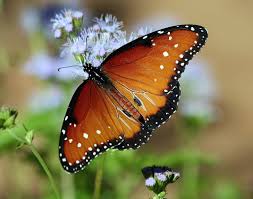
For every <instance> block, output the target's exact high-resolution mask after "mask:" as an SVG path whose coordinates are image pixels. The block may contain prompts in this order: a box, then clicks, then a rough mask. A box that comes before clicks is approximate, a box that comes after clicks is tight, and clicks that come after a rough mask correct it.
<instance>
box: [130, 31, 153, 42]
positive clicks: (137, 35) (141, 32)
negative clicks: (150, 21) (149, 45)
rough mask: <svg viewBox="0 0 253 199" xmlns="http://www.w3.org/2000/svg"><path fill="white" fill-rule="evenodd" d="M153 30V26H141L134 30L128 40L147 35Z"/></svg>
mask: <svg viewBox="0 0 253 199" xmlns="http://www.w3.org/2000/svg"><path fill="white" fill-rule="evenodd" d="M151 32H152V28H149V27H145V28H139V29H138V30H137V31H136V32H132V33H131V35H130V37H129V40H128V42H130V41H133V40H135V39H137V38H139V37H141V36H143V35H147V34H149V33H151Z"/></svg>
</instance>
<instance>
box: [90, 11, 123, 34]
mask: <svg viewBox="0 0 253 199" xmlns="http://www.w3.org/2000/svg"><path fill="white" fill-rule="evenodd" d="M94 22H95V24H96V25H97V26H98V27H99V28H100V30H101V31H106V32H109V33H112V34H117V32H118V31H121V29H122V27H123V22H122V21H118V19H117V18H116V17H115V16H112V15H109V14H107V15H105V16H103V15H102V16H101V17H100V18H95V19H94Z"/></svg>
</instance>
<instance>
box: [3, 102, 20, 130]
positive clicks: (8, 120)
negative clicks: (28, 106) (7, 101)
mask: <svg viewBox="0 0 253 199" xmlns="http://www.w3.org/2000/svg"><path fill="white" fill-rule="evenodd" d="M17 115H18V112H17V111H16V110H14V109H11V108H7V107H1V108H0V129H3V130H4V129H8V128H12V127H13V126H15V121H16V118H17Z"/></svg>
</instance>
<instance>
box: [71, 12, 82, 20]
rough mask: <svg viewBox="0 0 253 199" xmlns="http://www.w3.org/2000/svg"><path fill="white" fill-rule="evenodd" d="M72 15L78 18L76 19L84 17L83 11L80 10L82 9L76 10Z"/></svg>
mask: <svg viewBox="0 0 253 199" xmlns="http://www.w3.org/2000/svg"><path fill="white" fill-rule="evenodd" d="M72 16H73V17H74V18H76V19H80V18H82V17H83V13H82V12H80V11H74V12H73V14H72Z"/></svg>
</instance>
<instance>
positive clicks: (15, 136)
mask: <svg viewBox="0 0 253 199" xmlns="http://www.w3.org/2000/svg"><path fill="white" fill-rule="evenodd" d="M8 132H9V134H10V135H11V136H12V137H13V138H14V139H15V140H17V141H19V142H20V143H25V142H26V141H25V140H24V139H22V138H20V137H19V136H17V135H16V134H15V133H13V131H11V130H9V129H8Z"/></svg>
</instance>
